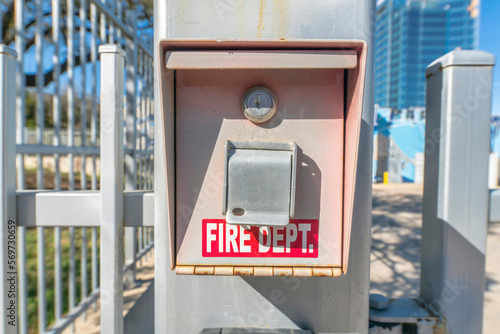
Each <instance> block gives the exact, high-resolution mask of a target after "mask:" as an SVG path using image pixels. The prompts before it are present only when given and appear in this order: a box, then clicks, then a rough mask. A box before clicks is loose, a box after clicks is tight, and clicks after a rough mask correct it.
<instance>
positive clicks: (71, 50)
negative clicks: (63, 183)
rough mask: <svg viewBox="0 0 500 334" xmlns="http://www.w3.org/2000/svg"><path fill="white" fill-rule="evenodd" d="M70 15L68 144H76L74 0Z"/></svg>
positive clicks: (72, 177)
mask: <svg viewBox="0 0 500 334" xmlns="http://www.w3.org/2000/svg"><path fill="white" fill-rule="evenodd" d="M66 6H67V16H68V18H67V19H68V31H67V36H68V70H67V72H68V88H67V89H68V146H73V145H74V131H75V90H74V67H75V43H74V39H75V36H74V35H75V34H74V33H75V19H74V11H75V8H74V0H67V4H66ZM68 170H69V190H74V189H75V171H74V168H73V154H72V153H70V154H69V155H68Z"/></svg>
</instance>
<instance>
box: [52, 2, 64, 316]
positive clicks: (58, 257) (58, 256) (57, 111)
mask: <svg viewBox="0 0 500 334" xmlns="http://www.w3.org/2000/svg"><path fill="white" fill-rule="evenodd" d="M60 21H61V8H60V1H59V0H52V41H53V44H54V54H53V56H52V61H53V63H54V69H53V73H54V76H53V77H54V80H53V81H54V95H53V97H52V118H53V121H54V140H53V145H54V146H60V145H61V135H60V132H61V104H60V103H61V101H60V84H59V75H60V72H61V65H60V58H59V51H60V50H59V49H60V48H59V44H60V38H59V37H60V31H59V29H60ZM59 163H60V161H59V154H55V155H54V185H55V189H57V190H60V189H61V170H60V166H59ZM54 243H55V247H54V253H55V254H54V290H55V291H54V299H55V300H54V315H55V320H56V321H58V320H60V319H61V317H62V312H63V282H62V247H61V228H60V227H56V228H55V229H54Z"/></svg>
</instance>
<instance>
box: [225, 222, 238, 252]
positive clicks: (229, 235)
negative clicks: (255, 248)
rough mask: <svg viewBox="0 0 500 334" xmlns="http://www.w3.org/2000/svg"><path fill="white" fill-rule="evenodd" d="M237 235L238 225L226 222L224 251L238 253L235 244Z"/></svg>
mask: <svg viewBox="0 0 500 334" xmlns="http://www.w3.org/2000/svg"><path fill="white" fill-rule="evenodd" d="M237 236H238V226H234V225H228V224H226V252H230V251H231V246H232V247H233V251H234V252H235V253H238V245H237V244H236V237H237Z"/></svg>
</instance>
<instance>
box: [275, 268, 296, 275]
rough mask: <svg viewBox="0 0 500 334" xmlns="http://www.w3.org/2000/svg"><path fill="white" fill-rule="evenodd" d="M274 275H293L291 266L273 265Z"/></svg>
mask: <svg viewBox="0 0 500 334" xmlns="http://www.w3.org/2000/svg"><path fill="white" fill-rule="evenodd" d="M274 276H293V269H292V268H291V267H274Z"/></svg>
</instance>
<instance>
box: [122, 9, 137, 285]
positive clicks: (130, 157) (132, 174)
mask: <svg viewBox="0 0 500 334" xmlns="http://www.w3.org/2000/svg"><path fill="white" fill-rule="evenodd" d="M125 22H126V23H127V25H128V26H129V27H136V26H137V13H136V12H135V11H134V10H127V11H126V12H125ZM132 30H133V31H134V32H135V31H136V30H135V29H132ZM134 36H135V37H134V38H133V39H130V38H126V39H125V52H126V55H127V62H126V71H127V79H126V80H127V82H126V91H127V92H126V94H127V95H126V98H127V110H126V113H127V117H126V149H127V154H126V155H125V171H126V173H125V189H126V190H135V189H137V188H136V187H137V168H136V160H135V148H136V146H135V145H136V133H137V131H136V123H137V118H136V96H137V73H136V70H137V48H136V46H137V38H136V36H137V34H135V35H134ZM136 251H137V229H136V228H135V227H126V228H125V261H126V263H127V264H131V266H130V270H129V271H128V272H127V273H125V275H126V276H125V279H126V282H127V284H135V275H136Z"/></svg>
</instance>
